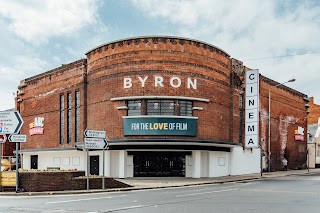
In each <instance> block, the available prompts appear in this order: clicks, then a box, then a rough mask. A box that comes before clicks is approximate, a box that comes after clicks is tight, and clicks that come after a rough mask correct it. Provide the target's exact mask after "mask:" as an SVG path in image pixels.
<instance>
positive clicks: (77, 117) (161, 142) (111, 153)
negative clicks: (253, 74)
mask: <svg viewBox="0 0 320 213" xmlns="http://www.w3.org/2000/svg"><path fill="white" fill-rule="evenodd" d="M270 69H272V67H270ZM247 70H250V69H249V68H247V67H245V66H244V65H243V63H242V62H241V61H239V60H236V59H233V58H231V57H230V55H229V54H228V53H226V52H225V51H223V50H222V49H220V48H218V47H216V46H214V45H211V44H207V43H204V42H201V41H197V40H193V39H188V38H179V37H169V36H152V37H135V38H128V39H122V40H118V41H114V42H110V43H106V44H103V45H101V46H98V47H96V48H94V49H92V50H89V51H88V52H87V53H86V58H85V59H81V60H78V61H75V62H72V63H70V64H64V65H62V66H61V67H58V68H56V69H53V70H50V71H47V72H44V73H42V74H39V75H36V76H33V77H30V78H27V79H24V80H22V81H21V83H20V85H19V86H18V89H19V91H18V97H17V103H16V104H17V110H19V111H20V113H21V115H22V117H23V119H24V123H25V125H24V126H23V128H22V130H21V134H27V142H26V143H22V144H21V154H22V167H23V168H24V169H52V168H53V169H61V170H62V169H77V170H87V165H90V173H91V174H97V175H102V174H103V173H104V174H105V176H111V177H115V178H128V177H139V176H156V177H163V176H181V177H193V178H200V177H217V176H228V175H241V174H249V173H259V172H260V168H261V166H262V169H264V170H266V169H267V168H268V164H269V163H270V167H271V170H272V171H275V170H281V169H282V168H283V165H282V161H283V159H284V158H286V159H287V160H288V167H289V169H298V168H303V167H304V166H305V163H306V135H302V136H301V137H300V139H301V138H302V140H300V141H297V140H295V131H294V130H296V129H298V127H301V128H304V129H306V126H307V120H306V118H307V113H306V108H305V105H306V103H307V96H306V95H304V94H302V93H300V92H298V91H295V90H293V89H290V88H289V87H286V86H284V85H280V86H276V85H277V84H278V82H275V81H273V80H271V79H268V78H266V77H264V76H262V75H260V78H259V75H258V77H257V79H258V81H257V83H258V84H257V85H258V87H257V94H258V95H259V96H257V97H258V101H259V100H260V104H259V105H258V107H259V110H258V112H260V113H258V114H257V115H256V118H257V123H258V124H259V125H258V128H256V129H255V132H256V135H257V137H256V138H257V140H258V141H257V142H258V143H257V144H256V145H257V146H251V147H246V146H245V143H246V139H245V138H246V137H245V134H246V133H247V129H246V128H248V126H247V125H246V124H245V123H246V113H245V111H246V103H245V101H246V99H247V98H248V97H246V94H247V93H246V92H245V87H246V86H245V85H246V84H245V83H246V80H245V74H246V72H248V71H247ZM247 87H248V86H247ZM270 88H272V99H271V101H272V108H271V113H272V116H271V119H270V121H271V147H270V150H269V149H268V143H267V142H268V121H269V120H268V91H269V89H270ZM249 117H250V114H249ZM247 119H248V118H247ZM86 129H89V130H105V131H106V135H107V140H108V143H109V146H108V149H107V150H105V151H103V150H89V152H88V155H89V157H87V151H86V150H85V149H83V141H84V134H83V132H84V131H85V130H86ZM249 129H250V127H249ZM269 151H270V152H269ZM268 153H271V154H270V162H268V161H267V159H268V158H267V155H268ZM103 156H104V159H103ZM261 159H262V160H261ZM103 166H104V168H103Z"/></svg>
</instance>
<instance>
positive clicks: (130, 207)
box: [104, 205, 157, 212]
mask: <svg viewBox="0 0 320 213" xmlns="http://www.w3.org/2000/svg"><path fill="white" fill-rule="evenodd" d="M145 207H157V206H156V205H138V206H127V207H122V208H117V209H109V210H106V211H104V212H117V211H123V210H129V209H139V208H145Z"/></svg>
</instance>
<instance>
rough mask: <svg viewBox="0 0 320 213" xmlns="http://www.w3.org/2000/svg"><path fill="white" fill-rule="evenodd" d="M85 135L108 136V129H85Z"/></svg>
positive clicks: (91, 136)
mask: <svg viewBox="0 0 320 213" xmlns="http://www.w3.org/2000/svg"><path fill="white" fill-rule="evenodd" d="M84 137H87V138H106V131H99V130H89V129H86V130H85V131H84Z"/></svg>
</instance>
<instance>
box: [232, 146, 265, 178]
mask: <svg viewBox="0 0 320 213" xmlns="http://www.w3.org/2000/svg"><path fill="white" fill-rule="evenodd" d="M230 161H231V163H230V165H231V168H230V175H243V174H252V173H259V172H260V149H244V150H243V149H242V147H235V148H232V149H231V153H230Z"/></svg>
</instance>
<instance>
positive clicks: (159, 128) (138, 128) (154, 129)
mask: <svg viewBox="0 0 320 213" xmlns="http://www.w3.org/2000/svg"><path fill="white" fill-rule="evenodd" d="M197 129H198V126H197V119H193V118H166V117H143V118H140V117H138V118H136V117H135V118H129V117H127V118H124V119H123V131H124V135H183V136H197Z"/></svg>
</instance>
